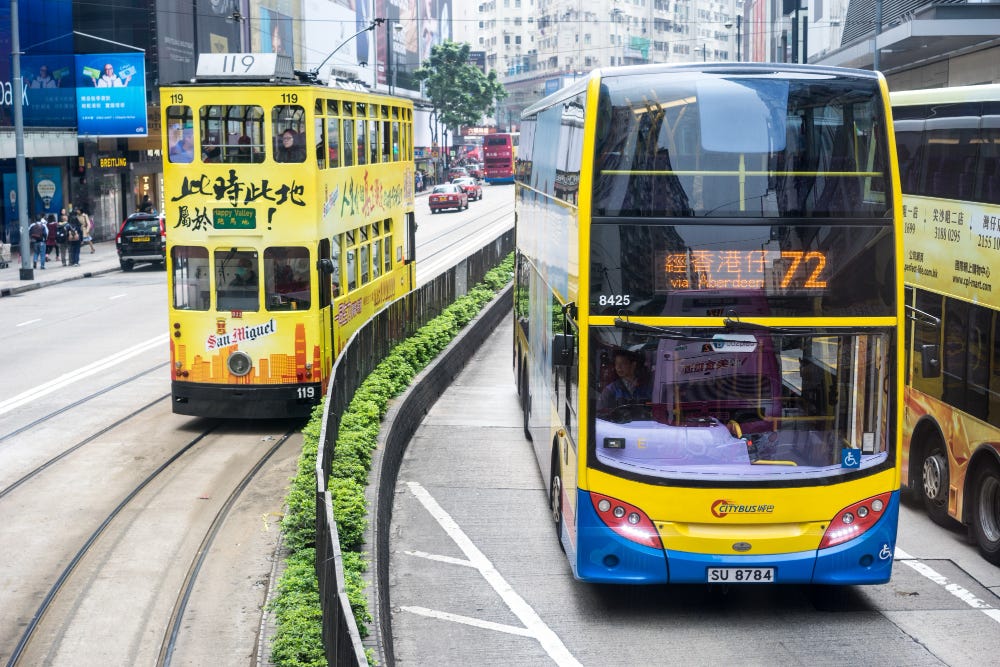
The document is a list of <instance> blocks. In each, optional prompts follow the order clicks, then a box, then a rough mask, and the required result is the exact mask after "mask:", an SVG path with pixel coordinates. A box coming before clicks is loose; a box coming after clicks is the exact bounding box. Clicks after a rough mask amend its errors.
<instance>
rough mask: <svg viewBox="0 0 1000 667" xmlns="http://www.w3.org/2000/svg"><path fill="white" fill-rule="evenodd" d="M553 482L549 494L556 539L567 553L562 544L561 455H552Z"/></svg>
mask: <svg viewBox="0 0 1000 667" xmlns="http://www.w3.org/2000/svg"><path fill="white" fill-rule="evenodd" d="M550 477H551V480H550V481H549V493H550V494H552V495H551V496H550V500H549V506H550V507H551V509H552V520H553V521H554V522H555V524H556V539H557V540H559V548H560V549H562V550H563V551H565V550H566V549H565V547H563V543H562V529H563V511H562V510H563V506H562V494H563V489H562V478H561V477H560V476H559V455H558V454H557V453H556V452H553V454H552V474H551V475H550Z"/></svg>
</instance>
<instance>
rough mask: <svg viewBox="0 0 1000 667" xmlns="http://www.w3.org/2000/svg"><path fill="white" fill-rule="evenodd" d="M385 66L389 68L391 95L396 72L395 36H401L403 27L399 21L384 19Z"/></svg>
mask: <svg viewBox="0 0 1000 667" xmlns="http://www.w3.org/2000/svg"><path fill="white" fill-rule="evenodd" d="M390 23H391V24H392V31H390V30H389V24H390ZM385 32H386V42H388V43H387V44H386V60H387V62H386V65H387V66H388V67H389V77H388V78H389V94H390V95H392V94H393V91H394V90H395V89H396V70H397V69H398V65H397V63H396V37H395V36H396V35H399V34H402V32H403V26H401V25H400V24H399V19H386V29H385Z"/></svg>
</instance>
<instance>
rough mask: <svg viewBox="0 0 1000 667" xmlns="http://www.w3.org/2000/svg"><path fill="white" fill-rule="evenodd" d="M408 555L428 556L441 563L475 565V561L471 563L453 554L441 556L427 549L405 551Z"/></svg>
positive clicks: (464, 565) (428, 558) (429, 558)
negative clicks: (428, 551)
mask: <svg viewBox="0 0 1000 667" xmlns="http://www.w3.org/2000/svg"><path fill="white" fill-rule="evenodd" d="M403 553H404V554H406V555H407V556H416V557H417V558H426V559H427V560H436V561H438V562H439V563H449V564H451V565H462V566H463V567H475V566H476V565H475V564H474V563H470V562H469V561H467V560H462V559H461V558H452V557H451V556H441V555H439V554H429V553H427V552H426V551H403Z"/></svg>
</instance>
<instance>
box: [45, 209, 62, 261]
mask: <svg viewBox="0 0 1000 667" xmlns="http://www.w3.org/2000/svg"><path fill="white" fill-rule="evenodd" d="M45 227H46V230H47V231H46V233H45V259H48V258H49V254H52V255H55V259H56V260H58V259H59V246H58V243H59V242H58V241H57V240H56V230H57V229H58V227H59V223H58V222H56V216H55V215H54V214H52V213H49V215H48V218H46V219H45Z"/></svg>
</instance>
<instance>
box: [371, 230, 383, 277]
mask: <svg viewBox="0 0 1000 667" xmlns="http://www.w3.org/2000/svg"><path fill="white" fill-rule="evenodd" d="M381 245H382V241H381V239H375V241H374V242H373V243H372V280H375V279H376V278H378V277H379V276H380V275H382V262H381V259H380V255H381V254H382V253H381V251H380V246H381Z"/></svg>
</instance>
